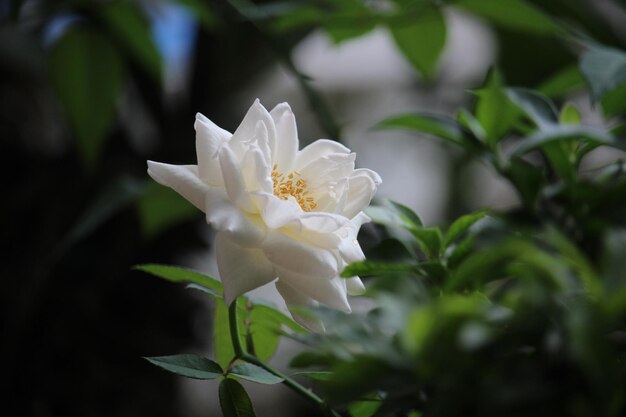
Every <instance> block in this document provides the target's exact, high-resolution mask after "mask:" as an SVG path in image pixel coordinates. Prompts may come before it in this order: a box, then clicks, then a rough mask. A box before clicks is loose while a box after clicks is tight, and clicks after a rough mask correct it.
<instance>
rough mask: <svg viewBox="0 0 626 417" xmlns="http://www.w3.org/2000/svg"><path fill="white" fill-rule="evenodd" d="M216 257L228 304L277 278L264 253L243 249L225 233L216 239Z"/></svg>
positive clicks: (219, 234) (257, 250) (218, 235)
mask: <svg viewBox="0 0 626 417" xmlns="http://www.w3.org/2000/svg"><path fill="white" fill-rule="evenodd" d="M215 255H216V258H217V267H218V269H219V272H220V278H221V279H222V285H223V286H224V300H225V301H226V304H230V303H231V302H232V301H233V300H234V299H235V298H237V297H239V296H240V295H242V294H244V293H246V292H248V291H251V290H253V289H255V288H258V287H261V286H263V285H265V284H267V283H268V282H271V281H272V280H273V279H274V278H276V275H275V274H274V268H273V267H272V265H271V264H270V263H269V262H268V261H267V259H266V258H265V256H264V255H263V252H262V251H260V250H259V249H248V248H243V247H241V246H239V245H237V244H235V243H234V242H233V241H232V240H231V239H229V237H228V236H226V235H225V234H224V233H218V234H217V236H216V238H215Z"/></svg>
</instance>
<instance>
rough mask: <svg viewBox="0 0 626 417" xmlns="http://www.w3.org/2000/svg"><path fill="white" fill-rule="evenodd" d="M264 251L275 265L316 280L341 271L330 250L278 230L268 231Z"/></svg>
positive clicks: (332, 275)
mask: <svg viewBox="0 0 626 417" xmlns="http://www.w3.org/2000/svg"><path fill="white" fill-rule="evenodd" d="M263 251H264V252H265V254H266V256H267V258H268V259H269V260H270V261H271V262H272V263H273V264H274V265H276V266H279V267H281V268H283V269H285V270H289V271H293V272H297V273H298V274H302V275H306V276H307V277H315V280H317V279H318V278H326V281H328V280H329V279H330V278H332V277H334V276H337V274H338V273H339V270H338V269H339V264H338V259H337V257H336V256H335V255H334V254H333V253H332V252H331V251H330V250H326V249H322V248H319V247H315V246H312V245H309V244H307V243H305V242H301V241H298V240H296V239H294V238H292V237H290V236H287V235H285V234H283V233H280V232H278V231H269V232H268V234H267V237H266V239H265V241H263ZM290 284H291V283H290ZM292 285H293V284H292ZM318 301H319V300H318Z"/></svg>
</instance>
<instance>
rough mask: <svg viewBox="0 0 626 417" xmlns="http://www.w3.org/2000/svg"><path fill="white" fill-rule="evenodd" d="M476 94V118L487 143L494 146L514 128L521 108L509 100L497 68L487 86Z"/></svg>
mask: <svg viewBox="0 0 626 417" xmlns="http://www.w3.org/2000/svg"><path fill="white" fill-rule="evenodd" d="M476 94H477V95H478V101H477V103H476V118H477V119H478V122H479V123H480V125H481V126H482V127H483V129H484V130H485V138H486V140H487V143H489V144H491V145H492V146H494V145H495V144H496V143H497V142H498V141H499V140H500V139H501V138H502V136H504V134H505V133H507V132H508V131H510V130H511V129H512V128H513V125H514V124H515V122H516V121H517V119H518V117H519V110H518V108H517V107H516V106H514V105H513V103H511V101H510V100H509V97H508V95H507V94H506V91H505V89H504V88H503V84H502V78H501V76H500V73H499V72H498V71H497V70H492V71H491V72H490V74H489V76H488V77H487V80H486V82H485V86H484V87H483V88H481V89H480V90H478V91H477V92H476Z"/></svg>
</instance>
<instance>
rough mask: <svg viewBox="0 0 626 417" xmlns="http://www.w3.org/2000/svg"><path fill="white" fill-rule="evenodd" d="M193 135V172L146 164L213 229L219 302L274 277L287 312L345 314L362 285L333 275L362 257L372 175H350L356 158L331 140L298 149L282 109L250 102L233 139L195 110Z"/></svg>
mask: <svg viewBox="0 0 626 417" xmlns="http://www.w3.org/2000/svg"><path fill="white" fill-rule="evenodd" d="M195 130H196V153H197V158H198V165H169V164H163V163H159V162H153V161H148V174H150V176H151V177H152V178H153V179H154V180H155V181H157V182H158V183H160V184H162V185H165V186H168V187H171V188H172V189H174V190H175V191H176V192H178V193H180V194H181V195H182V196H183V197H184V198H186V199H187V200H189V201H190V202H191V203H192V204H193V205H195V206H196V207H197V208H199V209H200V210H202V211H203V212H204V213H206V220H207V222H208V223H210V224H211V225H212V226H213V227H214V228H215V230H216V231H217V236H216V242H215V250H216V256H217V265H218V269H219V273H220V277H221V280H222V283H223V286H224V298H225V301H226V303H227V304H230V303H231V302H232V301H233V300H234V299H235V298H237V297H238V296H240V295H242V294H244V293H245V292H247V291H250V290H252V289H255V288H257V287H260V286H262V285H265V284H267V283H269V282H271V281H274V280H276V279H277V278H278V279H277V280H276V289H277V290H278V292H279V293H280V295H281V296H282V297H283V299H284V300H285V303H286V304H287V306H301V307H302V306H304V307H306V306H317V305H318V303H321V304H324V305H326V306H328V307H332V308H335V309H339V310H343V311H346V312H349V311H350V305H349V303H348V300H347V294H351V295H354V294H358V293H360V292H362V291H363V289H364V287H363V284H362V282H361V280H360V279H359V278H358V277H352V278H348V279H343V278H340V277H339V274H340V273H341V271H342V270H343V269H344V267H345V266H346V265H347V264H349V263H351V262H355V261H360V260H363V259H364V255H363V252H362V251H361V247H360V246H359V243H358V242H357V240H356V236H357V233H358V231H359V228H360V227H361V225H362V224H363V223H364V222H368V221H369V220H370V219H369V218H368V217H367V216H366V215H365V214H364V213H363V209H364V208H365V207H367V206H368V204H369V203H370V200H371V199H372V196H373V195H374V193H375V191H376V188H377V186H378V185H379V184H380V183H381V180H380V177H379V176H378V174H376V173H375V172H374V171H371V170H369V169H355V168H354V160H355V156H356V155H355V154H354V153H351V152H350V150H349V149H348V148H346V147H345V146H343V145H341V144H339V143H337V142H334V141H331V140H326V139H320V140H317V141H315V142H313V143H311V144H310V145H308V146H306V147H305V148H304V149H302V150H298V148H299V143H298V134H297V128H296V120H295V117H294V115H293V113H292V111H291V108H290V107H289V105H288V104H287V103H281V104H279V105H277V106H276V107H275V108H274V109H273V110H272V111H270V112H268V111H267V110H266V109H265V108H264V107H263V106H262V105H261V103H260V102H259V100H256V101H255V102H254V104H253V105H252V107H250V109H249V110H248V113H247V114H246V116H245V117H244V119H243V121H242V122H241V124H240V125H239V127H238V128H237V130H236V131H235V133H234V134H231V133H229V132H227V131H226V130H224V129H222V128H220V127H218V126H217V125H216V124H215V123H213V122H211V121H210V120H209V119H207V118H206V117H204V116H203V115H202V114H199V113H198V114H197V115H196V122H195ZM293 315H294V318H295V319H296V320H299V321H300V322H301V323H303V324H305V325H308V326H310V327H311V326H313V324H312V323H311V322H310V321H309V320H307V319H306V318H304V317H300V316H298V314H293Z"/></svg>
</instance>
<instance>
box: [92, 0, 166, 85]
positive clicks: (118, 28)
mask: <svg viewBox="0 0 626 417" xmlns="http://www.w3.org/2000/svg"><path fill="white" fill-rule="evenodd" d="M98 10H99V11H100V13H101V16H102V18H103V20H104V22H105V23H106V25H107V26H108V27H109V29H110V31H111V33H112V34H113V36H115V37H116V38H117V39H119V40H120V42H121V44H122V45H123V46H124V47H125V48H126V50H127V51H128V52H129V53H130V54H131V56H132V58H133V59H135V60H136V61H137V62H138V63H139V64H140V65H141V66H143V68H144V69H145V71H146V72H147V73H148V74H150V75H151V76H152V77H153V78H154V79H155V80H156V81H159V82H160V81H161V73H162V65H161V56H160V55H159V52H158V50H157V48H156V45H155V44H154V41H153V38H152V33H151V32H150V24H149V21H148V19H147V17H146V16H145V15H144V13H143V12H142V11H141V9H140V8H139V7H138V6H137V5H135V4H134V3H133V2H120V1H116V2H109V3H106V4H103V6H102V7H99V8H98Z"/></svg>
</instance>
